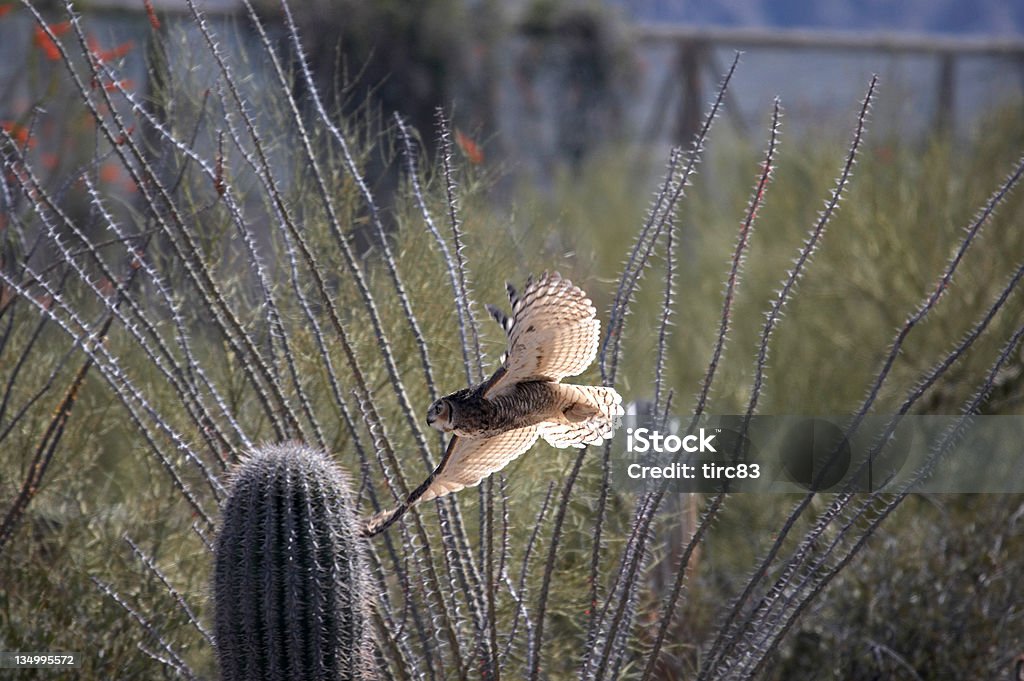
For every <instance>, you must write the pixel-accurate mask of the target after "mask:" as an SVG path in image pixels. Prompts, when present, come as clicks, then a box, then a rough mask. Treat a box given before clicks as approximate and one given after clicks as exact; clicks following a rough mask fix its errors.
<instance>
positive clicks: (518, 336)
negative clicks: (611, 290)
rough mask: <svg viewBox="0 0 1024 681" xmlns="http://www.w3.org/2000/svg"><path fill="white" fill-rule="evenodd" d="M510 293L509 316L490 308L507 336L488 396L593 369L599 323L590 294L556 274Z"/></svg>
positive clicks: (531, 282)
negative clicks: (510, 313)
mask: <svg viewBox="0 0 1024 681" xmlns="http://www.w3.org/2000/svg"><path fill="white" fill-rule="evenodd" d="M508 292H509V302H511V303H512V316H511V317H506V316H505V315H504V314H503V313H502V312H500V311H499V310H497V309H496V308H493V307H488V310H490V312H491V315H492V316H493V317H494V318H495V319H496V320H497V321H498V323H500V324H501V325H502V326H503V327H504V328H505V332H506V334H507V336H508V349H507V351H506V353H505V355H504V357H503V359H502V364H501V367H500V368H499V369H498V371H497V372H496V373H495V374H494V376H493V377H492V378H491V380H490V381H489V386H488V389H487V394H488V396H494V395H497V394H501V392H502V390H503V389H504V388H507V387H509V386H511V385H512V384H514V383H519V382H522V381H560V380H561V379H563V378H565V377H566V376H575V375H576V374H580V373H582V372H583V371H585V370H586V368H587V367H588V366H590V364H591V363H592V362H593V361H594V357H596V356H597V345H598V340H599V337H600V335H601V322H600V321H598V319H597V317H596V314H597V310H595V309H594V304H593V303H592V302H591V301H590V298H588V297H587V294H586V293H584V292H583V291H582V290H581V289H580V288H578V287H576V286H573V284H572V282H571V281H569V280H568V279H563V278H562V275H560V274H558V272H555V273H553V274H548V273H547V272H545V273H544V274H543V275H542V276H541V277H540V278H538V279H536V280H534V279H533V278H532V277H531V278H530V279H529V280H528V281H527V283H526V289H525V290H524V291H523V292H522V294H521V295H520V294H517V293H516V291H515V289H513V288H512V287H511V286H509V287H508Z"/></svg>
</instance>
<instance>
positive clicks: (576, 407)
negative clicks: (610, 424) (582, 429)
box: [562, 402, 601, 423]
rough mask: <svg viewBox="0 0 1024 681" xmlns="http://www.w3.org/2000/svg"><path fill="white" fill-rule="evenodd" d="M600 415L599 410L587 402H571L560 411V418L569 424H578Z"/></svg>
mask: <svg viewBox="0 0 1024 681" xmlns="http://www.w3.org/2000/svg"><path fill="white" fill-rule="evenodd" d="M600 413H601V410H600V409H598V408H597V407H595V406H594V405H592V404H590V403H589V402H573V403H572V404H570V405H569V406H567V407H565V408H563V409H562V416H564V417H565V420H566V421H568V422H569V423H579V422H581V421H586V420H587V419H589V418H593V417H595V416H597V415H599V414H600Z"/></svg>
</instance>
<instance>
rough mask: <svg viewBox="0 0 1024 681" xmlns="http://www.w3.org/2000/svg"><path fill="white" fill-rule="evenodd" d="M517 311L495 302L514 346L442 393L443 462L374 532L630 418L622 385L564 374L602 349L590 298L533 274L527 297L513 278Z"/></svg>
mask: <svg viewBox="0 0 1024 681" xmlns="http://www.w3.org/2000/svg"><path fill="white" fill-rule="evenodd" d="M507 289H508V299H509V302H510V303H511V305H512V316H511V317H509V316H506V315H505V313H504V312H502V311H501V310H499V309H498V308H496V307H493V306H491V305H488V306H487V310H488V312H490V314H491V316H492V317H494V319H495V321H497V322H498V323H499V324H501V326H502V328H503V329H504V330H505V335H506V337H507V347H506V351H505V353H504V354H503V355H502V357H501V365H500V366H499V367H498V369H497V371H495V372H494V374H493V375H492V376H491V377H490V378H488V379H487V380H486V381H484V382H483V383H481V384H479V385H476V386H473V387H470V388H465V389H463V390H459V391H456V392H454V393H452V394H450V395H446V396H445V397H442V398H440V399H439V400H436V401H435V402H434V403H433V404H431V405H430V407H429V408H428V409H427V424H428V425H430V426H431V427H433V428H436V429H437V430H439V431H441V432H443V433H451V438H450V439H449V441H448V447H447V449H446V450H445V453H444V456H443V457H442V458H441V462H440V463H439V464H438V465H437V468H435V469H434V472H433V473H431V474H430V475H429V476H428V477H427V479H426V480H425V481H424V482H423V484H421V485H420V486H419V487H417V488H416V489H415V490H413V491H412V492H411V493H410V494H409V496H408V497H407V498H406V499H405V501H404V502H403V503H402V504H400V505H399V506H397V507H396V508H393V509H390V510H388V511H384V512H382V513H378V514H377V515H375V516H373V517H372V518H370V520H369V522H368V523H367V525H366V527H365V529H364V534H365V535H366V536H373V535H375V534H377V533H379V532H382V531H384V530H385V529H387V528H388V527H390V526H391V525H392V524H393V523H394V522H395V521H396V520H398V519H399V518H400V517H401V516H402V515H403V514H404V513H405V512H406V511H407V510H408V509H409V508H410V507H412V506H413V505H415V504H418V503H421V502H424V501H429V500H430V499H435V498H437V497H441V496H444V495H446V494H450V493H452V492H457V491H459V490H461V489H463V488H464V487H472V486H474V485H477V484H479V483H480V481H481V480H483V479H484V478H486V477H487V476H489V475H491V474H492V473H494V472H496V471H499V470H501V469H502V468H504V467H505V466H507V465H508V464H509V462H511V461H513V460H515V459H516V458H518V457H519V456H520V455H521V454H523V453H524V452H526V451H527V450H528V449H530V447H532V446H533V444H534V443H535V442H536V441H537V438H538V437H540V438H543V439H544V440H545V441H546V442H547V443H548V444H550V445H552V446H554V447H558V448H565V447H585V446H586V445H591V444H601V443H602V442H604V441H605V440H606V439H610V438H611V437H612V434H613V433H614V431H615V427H616V425H617V424H618V417H619V416H621V415H622V398H621V397H620V396H619V394H618V393H617V392H616V391H615V389H614V388H610V387H605V386H593V385H570V384H567V383H561V382H560V381H561V380H562V379H563V378H565V377H567V376H575V375H577V374H580V373H583V371H585V370H586V368H587V367H589V366H590V364H591V363H592V362H593V361H594V357H595V356H596V355H597V345H598V339H599V337H600V334H601V323H600V322H599V321H598V319H597V318H596V316H595V315H596V313H597V311H596V310H595V309H594V305H593V303H591V302H590V299H589V298H588V297H587V295H586V294H585V293H584V292H583V291H582V290H580V289H579V288H578V287H576V286H573V284H572V282H571V281H569V280H568V279H563V278H562V276H561V275H560V274H558V273H557V272H555V273H553V274H548V273H544V274H543V275H542V276H541V277H539V278H538V279H533V277H531V278H530V279H528V280H527V282H526V288H525V289H524V290H523V292H522V294H519V293H517V292H516V290H515V289H514V288H513V287H512V286H511V285H507Z"/></svg>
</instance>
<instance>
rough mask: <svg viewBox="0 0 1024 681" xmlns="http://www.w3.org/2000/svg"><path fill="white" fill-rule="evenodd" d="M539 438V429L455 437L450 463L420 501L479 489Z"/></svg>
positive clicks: (518, 429) (439, 473) (452, 443)
mask: <svg viewBox="0 0 1024 681" xmlns="http://www.w3.org/2000/svg"><path fill="white" fill-rule="evenodd" d="M537 435H538V432H537V426H527V427H525V428H516V429H514V430H509V431H506V432H504V433H502V434H500V435H495V436H494V437H484V438H468V437H459V436H457V435H456V436H455V437H453V438H452V442H451V443H449V445H448V452H447V453H446V458H447V459H448V460H447V461H446V462H443V463H442V465H440V466H438V470H437V471H435V473H434V476H433V480H432V481H431V482H430V484H429V485H428V486H427V488H426V490H424V492H423V495H422V496H421V497H420V501H429V500H430V499H433V498H435V497H443V496H444V495H445V494H450V493H452V492H458V491H459V490H460V489H463V488H465V487H473V486H475V485H479V484H480V481H481V480H483V479H484V478H486V477H487V476H489V475H491V474H493V473H497V472H498V471H500V470H501V469H502V468H504V467H505V466H507V465H508V464H509V463H511V462H512V461H515V460H516V459H518V458H519V457H520V456H521V455H522V454H523V453H524V452H525V451H526V450H528V449H529V448H530V447H532V446H533V443H534V442H536V441H537Z"/></svg>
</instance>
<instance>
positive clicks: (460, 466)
mask: <svg viewBox="0 0 1024 681" xmlns="http://www.w3.org/2000/svg"><path fill="white" fill-rule="evenodd" d="M537 436H538V428H537V426H527V427H525V428H515V429H513V430H509V431H506V432H504V433H501V434H500V435H495V436H494V437H485V438H468V437H459V436H458V435H454V436H452V439H451V440H450V441H449V442H448V448H447V449H446V450H445V453H444V456H443V457H441V462H440V463H439V464H438V465H437V468H435V469H434V472H433V473H431V474H430V475H429V476H428V477H427V479H426V480H424V481H423V484H421V485H420V486H419V487H417V488H416V489H415V490H413V491H412V492H411V493H410V494H409V496H408V497H406V499H405V501H404V502H402V503H401V504H399V505H398V506H396V507H395V508H392V509H389V510H387V511H382V512H381V513H378V514H377V515H375V516H373V517H372V518H370V520H369V521H368V522H367V524H366V526H365V527H364V528H363V536H367V537H372V536H373V535H375V534H378V533H380V532H383V531H384V530H386V529H387V528H389V527H390V526H391V525H393V524H394V523H395V521H397V520H398V519H399V518H401V517H402V516H403V515H404V514H405V512H406V511H407V510H409V509H410V508H411V507H412V506H414V505H416V504H418V503H420V502H423V501H430V500H431V499H436V498H437V497H443V496H444V495H446V494H451V493H452V492H458V491H459V490H461V489H463V488H466V487H473V486H475V485H479V484H480V481H481V480H483V479H484V478H486V477H487V476H489V475H491V474H493V473H496V472H497V471H500V470H501V469H502V468H504V467H505V466H507V465H508V464H509V463H510V462H512V461H514V460H516V459H517V458H519V457H520V456H521V455H522V454H523V452H525V451H526V450H528V449H529V448H530V447H532V446H533V443H534V442H536V441H537Z"/></svg>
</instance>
